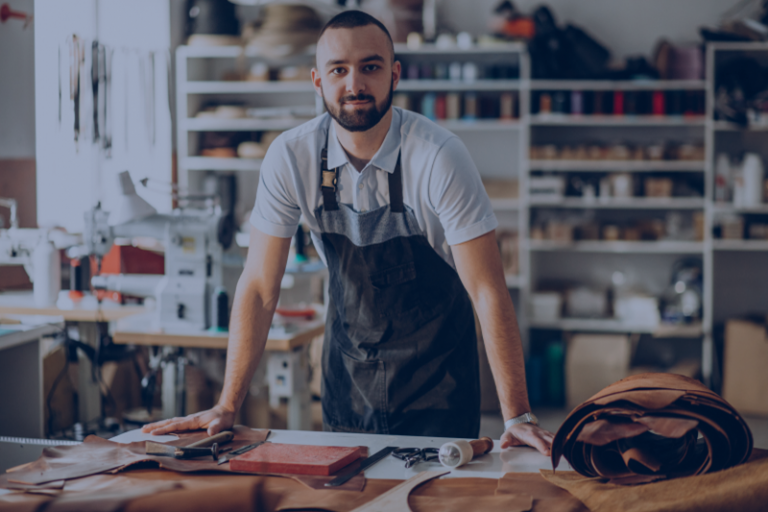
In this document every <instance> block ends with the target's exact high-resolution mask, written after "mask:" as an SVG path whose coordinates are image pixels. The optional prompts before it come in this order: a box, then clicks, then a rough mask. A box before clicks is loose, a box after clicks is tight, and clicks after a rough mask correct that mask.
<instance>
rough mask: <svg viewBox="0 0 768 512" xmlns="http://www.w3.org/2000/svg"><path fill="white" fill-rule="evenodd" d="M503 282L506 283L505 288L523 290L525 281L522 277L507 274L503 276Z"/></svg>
mask: <svg viewBox="0 0 768 512" xmlns="http://www.w3.org/2000/svg"><path fill="white" fill-rule="evenodd" d="M504 280H505V281H506V282H507V288H524V287H525V279H524V278H523V276H519V275H515V274H507V275H505V276H504Z"/></svg>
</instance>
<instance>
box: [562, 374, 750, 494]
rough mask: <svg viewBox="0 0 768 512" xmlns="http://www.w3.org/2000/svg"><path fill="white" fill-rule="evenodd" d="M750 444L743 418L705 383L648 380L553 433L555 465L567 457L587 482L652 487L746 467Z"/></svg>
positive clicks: (631, 383)
mask: <svg viewBox="0 0 768 512" xmlns="http://www.w3.org/2000/svg"><path fill="white" fill-rule="evenodd" d="M752 443H753V441H752V433H751V432H750V430H749V427H748V426H747V424H746V422H745V421H744V419H743V418H742V417H741V416H740V415H739V413H738V412H736V410H735V409H734V408H733V407H731V406H730V405H729V404H728V403H727V402H726V401H725V400H723V399H722V398H721V397H720V396H718V395H717V394H716V393H714V392H712V391H711V390H709V389H708V388H706V387H705V386H704V385H703V384H701V383H700V382H698V381H695V380H693V379H689V378H687V377H683V376H681V375H674V374H660V373H646V374H642V375H635V376H632V377H628V378H626V379H623V380H620V381H619V382H616V383H614V384H612V385H610V386H608V387H607V388H605V389H604V390H602V391H600V392H599V393H598V394H596V395H595V396H593V397H592V398H590V399H589V400H587V401H586V402H584V403H583V404H581V405H579V406H578V407H576V408H575V409H574V410H573V411H572V412H571V413H570V414H569V415H568V417H567V418H566V420H565V421H564V422H563V425H562V426H561V427H560V429H559V430H558V431H557V434H555V439H554V441H553V443H552V464H553V467H557V464H558V462H559V461H560V457H562V456H564V457H565V458H566V460H568V462H569V463H570V464H571V466H572V467H573V469H574V470H575V471H577V472H578V473H579V474H581V475H583V476H585V477H590V478H592V477H600V478H604V479H609V480H610V481H611V482H612V483H616V484H623V485H626V484H636V483H647V482H650V481H654V480H659V479H663V478H670V477H681V476H688V475H699V474H704V473H709V472H714V471H720V470H723V469H726V468H729V467H732V466H734V465H737V464H740V463H743V462H744V461H746V460H747V459H748V458H749V455H750V453H751V451H752Z"/></svg>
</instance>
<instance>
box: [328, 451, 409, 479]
mask: <svg viewBox="0 0 768 512" xmlns="http://www.w3.org/2000/svg"><path fill="white" fill-rule="evenodd" d="M395 450H397V446H387V447H386V448H382V449H381V450H379V451H377V452H376V453H374V454H373V455H371V456H370V457H368V458H367V459H364V460H363V461H362V462H361V463H360V466H358V467H357V468H355V469H353V470H352V471H348V472H347V473H344V474H342V475H339V476H337V477H336V478H334V479H333V480H331V481H330V482H327V483H326V484H325V486H326V487H338V486H340V485H342V484H345V483H347V482H348V481H349V480H351V479H352V477H353V476H355V475H357V474H358V473H360V472H362V471H365V470H366V469H368V468H369V467H371V466H373V465H374V464H376V463H377V462H379V461H380V460H381V459H383V458H384V457H386V456H387V455H389V454H390V453H392V452H393V451H395Z"/></svg>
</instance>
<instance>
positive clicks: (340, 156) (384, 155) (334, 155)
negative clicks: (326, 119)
mask: <svg viewBox="0 0 768 512" xmlns="http://www.w3.org/2000/svg"><path fill="white" fill-rule="evenodd" d="M329 130H330V132H329V134H328V169H335V168H336V167H341V166H342V165H344V164H347V163H349V159H348V158H347V152H346V151H344V148H342V147H341V143H340V142H339V138H338V137H337V136H336V126H335V125H334V123H333V120H331V121H330V127H329ZM399 153H400V111H399V109H397V108H395V107H392V122H391V123H390V125H389V131H388V132H387V136H386V137H385V138H384V142H383V143H382V144H381V147H380V148H379V150H378V151H377V152H376V154H375V155H373V158H372V159H371V161H370V163H369V164H368V165H373V166H374V167H376V168H378V169H381V170H383V171H387V172H388V173H390V174H391V173H393V172H395V166H396V165H397V157H398V155H399Z"/></svg>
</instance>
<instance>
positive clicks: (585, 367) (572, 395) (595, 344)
mask: <svg viewBox="0 0 768 512" xmlns="http://www.w3.org/2000/svg"><path fill="white" fill-rule="evenodd" d="M631 354H632V351H631V347H630V342H629V337H628V336H626V335H618V334H577V335H575V336H574V337H573V338H571V341H570V342H569V343H568V349H567V353H566V356H565V382H566V388H565V394H566V400H567V404H568V407H569V408H571V409H573V408H574V407H576V406H577V405H579V404H580V403H582V402H584V401H585V400H588V399H589V398H590V397H591V396H593V395H594V394H596V393H597V392H599V391H600V390H602V389H603V388H605V387H607V386H609V385H610V384H613V383H614V382H616V381H618V380H621V379H623V378H624V377H626V376H627V375H629V363H630V358H631Z"/></svg>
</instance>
